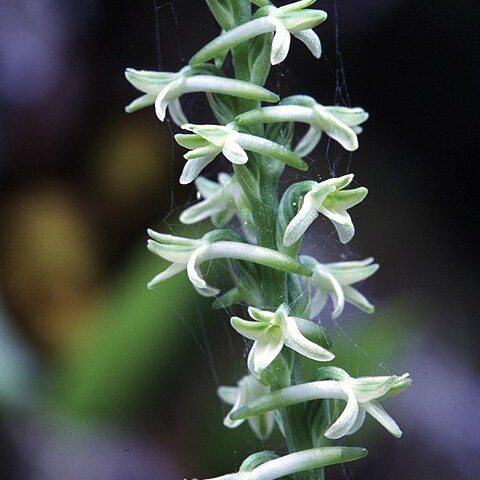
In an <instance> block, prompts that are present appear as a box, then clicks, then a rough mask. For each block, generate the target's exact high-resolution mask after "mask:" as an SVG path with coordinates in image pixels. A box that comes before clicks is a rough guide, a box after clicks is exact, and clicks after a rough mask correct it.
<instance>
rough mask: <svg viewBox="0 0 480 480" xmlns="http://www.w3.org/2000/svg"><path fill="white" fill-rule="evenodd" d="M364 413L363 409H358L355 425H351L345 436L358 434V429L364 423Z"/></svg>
mask: <svg viewBox="0 0 480 480" xmlns="http://www.w3.org/2000/svg"><path fill="white" fill-rule="evenodd" d="M365 416H366V411H365V409H364V408H362V407H359V409H358V415H357V418H356V420H355V423H354V424H353V425H352V428H351V429H350V430H349V432H348V433H347V435H353V434H354V433H356V432H358V430H360V428H362V425H363V422H364V421H365Z"/></svg>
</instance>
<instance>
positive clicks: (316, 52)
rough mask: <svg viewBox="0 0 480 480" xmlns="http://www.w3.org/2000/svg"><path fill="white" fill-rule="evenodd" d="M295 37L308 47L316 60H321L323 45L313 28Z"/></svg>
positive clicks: (296, 34)
mask: <svg viewBox="0 0 480 480" xmlns="http://www.w3.org/2000/svg"><path fill="white" fill-rule="evenodd" d="M293 35H294V37H296V38H298V39H299V40H300V41H301V42H303V43H304V44H305V45H306V46H307V48H308V49H309V50H310V51H311V52H312V55H313V56H314V57H315V58H320V57H321V56H322V44H321V42H320V38H318V35H317V34H316V33H315V32H314V31H313V30H312V29H311V28H309V29H307V30H302V31H300V32H298V33H294V34H293Z"/></svg>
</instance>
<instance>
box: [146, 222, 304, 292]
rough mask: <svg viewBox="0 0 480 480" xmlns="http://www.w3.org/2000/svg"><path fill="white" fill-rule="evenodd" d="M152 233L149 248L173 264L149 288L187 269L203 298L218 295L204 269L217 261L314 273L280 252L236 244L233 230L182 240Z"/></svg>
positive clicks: (300, 272)
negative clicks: (203, 271)
mask: <svg viewBox="0 0 480 480" xmlns="http://www.w3.org/2000/svg"><path fill="white" fill-rule="evenodd" d="M148 234H149V235H150V236H151V237H152V239H151V240H148V242H147V248H148V249H149V250H150V251H151V252H152V253H154V254H156V255H158V256H159V257H161V258H163V259H165V260H167V261H169V262H171V263H172V264H171V265H170V266H169V267H168V268H167V269H166V270H164V271H163V272H160V273H159V274H158V275H156V276H155V277H154V278H153V279H152V280H151V281H150V282H149V283H148V285H147V286H148V288H154V287H155V286H157V285H158V284H159V283H161V282H163V281H165V280H167V279H168V278H170V277H173V276H174V275H177V274H178V273H180V272H183V271H185V270H186V271H187V274H188V278H189V280H190V282H191V283H192V285H193V286H194V288H195V289H196V290H197V292H198V293H199V294H200V295H203V296H205V297H212V296H215V295H217V294H218V293H219V290H218V289H217V288H214V287H211V286H210V285H208V284H207V282H206V281H205V279H204V278H203V275H202V272H201V271H200V266H201V265H202V264H203V263H205V262H208V261H210V260H215V259H217V258H231V259H234V260H243V261H246V262H252V263H257V264H260V265H265V266H267V267H271V268H276V269H279V270H283V271H287V272H291V273H296V274H300V275H310V274H311V272H310V270H308V269H307V268H305V267H304V266H303V265H301V264H299V263H298V262H297V261H296V260H294V259H293V258H291V257H289V256H287V255H284V254H282V253H279V252H277V251H276V250H271V249H269V248H264V247H259V246H257V245H250V244H248V243H243V242H238V241H235V240H237V239H238V238H239V237H238V235H237V234H235V233H234V232H232V231H231V230H213V231H211V232H209V233H207V234H205V235H204V236H203V237H202V238H200V239H191V238H184V237H178V236H176V235H168V234H165V233H158V232H155V231H154V230H148Z"/></svg>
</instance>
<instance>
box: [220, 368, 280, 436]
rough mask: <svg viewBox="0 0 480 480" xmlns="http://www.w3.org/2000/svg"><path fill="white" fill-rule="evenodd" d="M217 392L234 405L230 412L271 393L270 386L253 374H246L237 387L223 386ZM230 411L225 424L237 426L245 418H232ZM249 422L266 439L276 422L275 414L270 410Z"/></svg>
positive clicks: (231, 426) (257, 433)
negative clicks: (262, 382)
mask: <svg viewBox="0 0 480 480" xmlns="http://www.w3.org/2000/svg"><path fill="white" fill-rule="evenodd" d="M217 393H218V396H219V397H220V398H221V399H222V400H223V401H224V402H226V403H228V404H230V405H233V407H232V409H231V410H230V412H233V411H235V410H238V409H239V408H241V407H242V406H243V405H245V404H246V403H247V402H250V401H251V400H254V399H255V398H258V397H261V396H263V395H267V394H268V393H270V387H266V386H265V385H263V384H261V383H260V382H259V381H258V380H257V379H256V378H255V377H253V376H252V375H246V376H245V377H243V378H242V379H241V380H239V382H238V383H237V386H236V387H225V386H221V387H219V389H218V391H217ZM230 412H229V413H228V414H227V416H226V417H225V419H224V421H223V424H224V425H225V426H226V427H228V428H237V427H238V426H240V425H241V424H242V423H243V422H244V420H231V419H230ZM248 423H249V425H250V427H251V429H252V430H253V432H254V433H255V435H256V436H257V437H258V438H259V439H260V440H266V439H267V438H268V437H269V436H270V434H271V433H272V430H273V427H274V424H275V419H274V414H273V412H268V413H266V414H265V415H259V416H255V417H250V418H249V419H248Z"/></svg>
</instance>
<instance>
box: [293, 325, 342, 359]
mask: <svg viewBox="0 0 480 480" xmlns="http://www.w3.org/2000/svg"><path fill="white" fill-rule="evenodd" d="M285 320H286V323H287V335H286V340H285V346H287V347H289V348H291V349H292V350H295V351H296V352H298V353H300V354H301V355H303V356H304V357H307V358H311V359H312V360H316V361H318V362H329V361H331V360H333V359H334V358H335V355H334V354H333V353H332V352H329V351H328V350H326V349H325V348H323V347H322V346H320V345H317V344H316V343H314V342H312V341H310V340H308V338H305V337H304V336H303V335H302V334H301V332H300V330H299V329H298V326H297V323H296V322H295V319H294V318H293V317H286V319H285Z"/></svg>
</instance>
